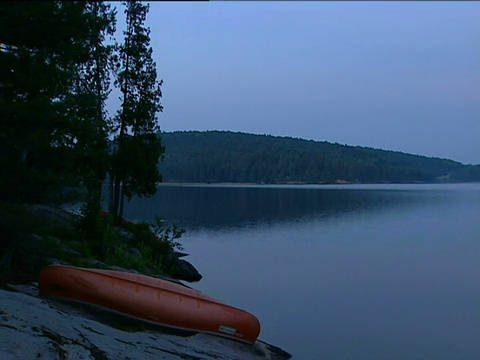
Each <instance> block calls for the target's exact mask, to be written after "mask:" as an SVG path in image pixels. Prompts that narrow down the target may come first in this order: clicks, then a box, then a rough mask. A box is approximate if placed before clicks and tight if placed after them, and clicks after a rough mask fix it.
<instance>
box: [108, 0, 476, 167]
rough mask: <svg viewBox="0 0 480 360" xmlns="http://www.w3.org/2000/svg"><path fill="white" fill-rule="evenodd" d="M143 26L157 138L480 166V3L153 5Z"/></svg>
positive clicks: (314, 2) (291, 2)
mask: <svg viewBox="0 0 480 360" xmlns="http://www.w3.org/2000/svg"><path fill="white" fill-rule="evenodd" d="M116 5H117V6H118V7H119V5H120V4H118V3H116ZM121 12H123V8H122V9H121V11H120V13H121ZM123 26H124V25H123V24H122V17H120V18H119V26H118V27H119V28H120V30H121V29H122V28H123ZM147 26H149V27H150V29H151V35H150V36H151V45H152V47H153V49H154V60H155V61H156V63H157V68H158V76H159V78H160V79H163V81H164V85H163V87H162V90H163V99H162V103H163V106H164V112H163V113H161V114H159V121H160V124H161V127H162V130H163V131H175V130H231V131H241V132H248V133H257V134H271V135H280V136H292V137H299V138H305V139H313V140H319V141H324V140H326V141H329V142H338V143H341V144H348V145H361V146H369V147H374V148H381V149H387V150H399V151H403V152H408V153H413V154H420V155H426V156H434V157H441V158H449V159H453V160H457V161H460V162H463V163H467V164H468V163H473V164H480V145H479V144H480V2H457V1H444V2H430V1H428V2H415V1H405V2H390V1H388V2H387V1H383V2H382V1H373V2H341V1H337V2H323V1H305V2H295V1H266V2H254V1H238V2H223V1H219V2H210V3H205V2H203V3H187V2H151V3H150V11H149V13H148V18H147ZM111 106H113V105H111Z"/></svg>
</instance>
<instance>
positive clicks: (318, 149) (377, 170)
mask: <svg viewBox="0 0 480 360" xmlns="http://www.w3.org/2000/svg"><path fill="white" fill-rule="evenodd" d="M162 140H163V143H164V145H165V146H166V149H167V152H166V154H165V159H164V161H163V162H162V163H161V164H160V165H159V166H160V169H161V171H162V174H163V178H164V180H165V181H169V182H250V183H268V184H275V183H312V184H331V183H415V182H427V183H433V182H463V181H480V166H478V165H477V166H470V165H463V164H461V163H459V162H455V161H452V160H446V159H438V158H429V157H425V156H418V155H411V154H406V153H402V152H397V151H386V150H379V149H372V148H367V147H360V146H347V145H340V144H332V143H328V142H325V141H324V142H317V141H311V140H310V141H308V140H302V139H296V138H290V137H275V136H270V135H254V134H245V133H233V132H225V131H206V132H199V131H186V132H171V133H162Z"/></svg>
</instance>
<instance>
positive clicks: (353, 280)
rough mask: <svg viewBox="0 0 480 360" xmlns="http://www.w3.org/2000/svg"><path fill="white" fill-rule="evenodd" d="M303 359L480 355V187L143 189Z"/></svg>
mask: <svg viewBox="0 0 480 360" xmlns="http://www.w3.org/2000/svg"><path fill="white" fill-rule="evenodd" d="M125 213H126V215H127V216H129V217H131V218H134V219H139V220H148V221H151V220H153V219H154V215H155V214H156V215H158V216H160V217H162V218H163V219H166V220H169V221H173V222H174V223H175V224H177V225H180V226H181V227H183V228H184V229H186V230H187V232H186V234H185V235H184V236H183V237H182V238H181V239H180V242H181V243H182V244H183V245H184V247H185V250H184V251H185V252H187V253H189V254H190V256H189V257H188V258H187V260H188V261H190V262H191V263H193V264H194V265H195V267H197V269H198V270H199V271H200V273H202V274H203V276H204V278H203V279H202V280H201V281H200V282H198V283H196V284H193V286H194V287H195V288H197V289H199V290H201V291H203V292H205V293H207V294H209V295H211V296H213V297H216V298H218V299H220V300H223V301H224V302H227V303H229V304H231V305H234V306H236V307H239V308H242V309H245V310H247V311H249V312H251V313H253V314H255V315H256V316H257V317H258V318H259V320H260V322H261V324H262V330H261V333H260V339H261V340H264V341H267V342H269V343H272V344H274V345H277V346H280V347H282V348H283V349H285V350H287V351H289V352H290V353H292V354H293V358H294V359H301V360H303V359H305V360H309V359H312V360H317V359H435V360H440V359H480V184H452V185H450V184H449V185H362V186H356V185H355V186H354V185H345V186H307V185H305V186H227V185H224V186H215V185H205V186H173V185H162V186H160V187H159V191H158V193H157V195H156V196H155V197H153V198H150V199H145V198H143V199H133V200H132V201H131V202H130V203H128V204H127V205H126V210H125Z"/></svg>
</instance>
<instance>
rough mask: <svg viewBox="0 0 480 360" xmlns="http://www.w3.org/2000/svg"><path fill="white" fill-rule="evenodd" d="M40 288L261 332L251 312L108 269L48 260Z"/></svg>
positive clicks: (221, 328)
mask: <svg viewBox="0 0 480 360" xmlns="http://www.w3.org/2000/svg"><path fill="white" fill-rule="evenodd" d="M39 288H40V293H41V294H44V295H50V296H56V297H60V298H65V299H71V300H76V301H82V302H86V303H90V304H94V305H97V306H101V307H104V308H107V309H110V310H114V311H117V312H120V313H124V314H126V315H129V316H132V317H135V318H138V319H142V320H146V321H149V322H153V323H157V324H161V325H164V326H169V327H173V328H177V329H185V330H191V331H200V332H206V333H211V334H215V335H220V336H224V337H228V338H232V339H236V340H240V341H244V342H248V343H254V342H255V341H256V339H257V337H258V335H259V333H260V323H259V321H258V319H257V318H256V317H255V316H253V315H252V314H250V313H248V312H246V311H244V310H240V309H237V308H234V307H231V306H229V305H226V304H224V303H222V302H220V301H218V300H216V299H214V298H211V297H209V296H206V295H205V294H203V293H201V292H199V291H196V290H193V289H190V288H188V287H185V286H182V285H180V284H176V283H173V282H169V281H166V280H161V279H157V278H152V277H149V276H144V275H137V274H131V273H125V272H121V271H113V270H100V269H85V268H75V267H69V266H61V265H50V266H48V267H47V268H45V269H44V270H43V271H42V272H41V273H40V277H39Z"/></svg>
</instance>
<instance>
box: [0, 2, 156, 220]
mask: <svg viewBox="0 0 480 360" xmlns="http://www.w3.org/2000/svg"><path fill="white" fill-rule="evenodd" d="M122 6H123V9H124V12H125V15H126V30H125V31H124V32H123V42H120V43H119V42H117V41H116V40H115V39H114V34H115V31H116V25H117V13H116V9H115V8H112V7H111V5H110V4H108V3H105V2H101V1H47V2H22V1H21V2H14V1H10V2H2V4H1V5H0V70H1V74H2V76H1V78H0V119H1V120H0V167H1V169H2V172H1V175H0V199H1V200H2V201H9V202H45V201H48V199H50V198H51V197H52V194H54V193H58V192H61V191H63V190H64V189H65V188H66V187H69V186H70V187H78V186H83V187H84V188H85V189H86V193H87V195H86V200H87V201H86V204H87V205H86V207H87V213H91V214H94V216H97V215H98V213H99V211H100V203H101V201H100V200H101V189H102V185H103V184H104V183H105V181H106V179H107V177H108V178H109V179H110V198H109V210H110V212H111V213H112V214H113V215H114V216H116V217H117V218H121V217H122V208H123V199H124V198H125V197H127V198H130V197H132V196H133V195H138V196H149V195H153V194H154V193H155V191H156V187H155V185H156V183H157V182H158V181H160V180H161V176H160V173H159V171H158V167H157V165H158V162H159V159H160V158H161V156H162V154H163V152H164V147H163V145H162V143H161V139H160V137H158V136H157V135H156V134H157V132H158V131H160V128H159V125H158V122H157V113H158V112H161V111H162V105H161V102H160V100H161V96H162V92H161V85H162V81H159V80H157V72H156V64H155V62H154V61H153V58H152V52H153V50H152V47H151V45H150V30H149V29H148V28H147V27H146V26H145V20H146V16H147V13H148V9H149V7H148V5H145V4H142V3H141V2H139V1H127V2H123V3H122ZM112 80H113V81H112ZM113 87H116V88H118V89H119V90H120V93H121V99H120V100H121V105H120V108H119V109H118V111H117V112H116V113H115V114H108V113H107V111H106V107H105V101H106V99H107V97H108V96H109V94H110V92H111V90H112V88H113Z"/></svg>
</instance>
